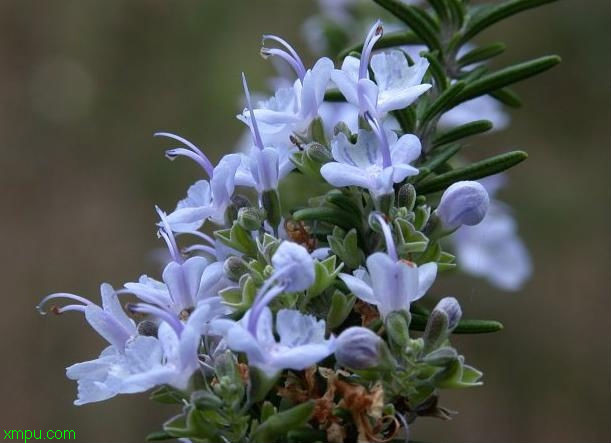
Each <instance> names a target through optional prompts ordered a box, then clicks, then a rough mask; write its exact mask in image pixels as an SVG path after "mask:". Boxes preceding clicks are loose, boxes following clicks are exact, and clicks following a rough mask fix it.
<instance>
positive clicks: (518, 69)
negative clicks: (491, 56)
mask: <svg viewBox="0 0 611 443" xmlns="http://www.w3.org/2000/svg"><path fill="white" fill-rule="evenodd" d="M558 63H560V57H558V56H557V55H548V56H545V57H539V58H537V59H534V60H530V61H527V62H524V63H519V64H517V65H513V66H509V67H507V68H504V69H500V70H498V71H495V72H492V73H490V74H486V75H483V76H482V77H480V78H479V79H477V80H475V81H473V82H472V83H470V84H468V85H467V86H466V87H465V89H464V90H463V91H462V93H461V94H460V95H459V96H458V97H457V98H456V101H455V102H454V105H457V104H459V103H462V102H464V101H467V100H470V99H472V98H475V97H479V96H480V95H484V94H488V93H490V92H492V91H496V90H498V89H500V88H503V87H505V86H508V85H511V84H513V83H516V82H519V81H520V80H524V79H526V78H528V77H532V76H534V75H537V74H540V73H541V72H544V71H547V70H548V69H550V68H552V67H554V66H556V65H557V64H558Z"/></svg>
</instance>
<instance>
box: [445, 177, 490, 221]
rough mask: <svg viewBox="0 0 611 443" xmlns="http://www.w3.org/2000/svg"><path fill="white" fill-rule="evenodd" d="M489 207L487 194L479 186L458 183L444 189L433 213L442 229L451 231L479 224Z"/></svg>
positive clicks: (462, 182) (472, 183)
mask: <svg viewBox="0 0 611 443" xmlns="http://www.w3.org/2000/svg"><path fill="white" fill-rule="evenodd" d="M489 205H490V198H489V197H488V192H486V189H485V188H484V187H483V186H482V185H481V184H479V183H478V182H474V181H460V182H456V183H454V184H453V185H452V186H450V187H449V188H448V189H446V191H445V192H444V193H443V195H442V196H441V201H440V202H439V206H438V207H437V210H436V211H435V212H436V214H437V216H438V217H439V220H440V221H441V224H442V225H443V228H444V229H446V230H452V229H456V228H458V227H460V226H461V225H468V226H473V225H476V224H478V223H479V222H481V221H482V220H483V219H484V217H485V215H486V212H487V211H488V206H489Z"/></svg>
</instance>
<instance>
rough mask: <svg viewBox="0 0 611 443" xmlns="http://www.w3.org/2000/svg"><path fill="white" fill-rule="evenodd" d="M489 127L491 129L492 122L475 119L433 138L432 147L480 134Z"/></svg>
mask: <svg viewBox="0 0 611 443" xmlns="http://www.w3.org/2000/svg"><path fill="white" fill-rule="evenodd" d="M490 129H492V122H491V121H489V120H476V121H473V122H469V123H465V124H464V125H460V126H457V127H456V128H452V129H450V130H449V131H447V132H444V133H442V134H439V135H438V136H437V137H435V139H433V149H435V147H437V146H441V145H446V144H448V143H452V142H454V141H456V140H460V139H462V138H465V137H470V136H472V135H476V134H481V133H482V132H486V131H489V130H490Z"/></svg>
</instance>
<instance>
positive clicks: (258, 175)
mask: <svg viewBox="0 0 611 443" xmlns="http://www.w3.org/2000/svg"><path fill="white" fill-rule="evenodd" d="M242 85H243V87H244V93H245V95H246V102H247V104H248V109H249V112H250V120H249V128H250V130H251V134H252V140H253V144H254V145H253V147H252V148H251V150H250V153H249V154H248V155H244V154H242V155H241V162H240V165H239V167H238V169H237V171H236V184H238V185H241V186H250V187H253V188H255V189H256V190H257V192H258V193H259V195H261V194H262V193H263V192H266V191H270V190H273V189H277V188H278V181H279V179H280V154H279V152H278V150H276V149H275V148H273V147H269V146H268V147H266V146H265V145H264V144H263V139H262V138H261V132H260V131H259V125H258V123H257V118H256V116H255V114H254V110H253V107H252V102H251V99H250V91H249V90H248V84H247V83H246V76H245V75H244V73H242Z"/></svg>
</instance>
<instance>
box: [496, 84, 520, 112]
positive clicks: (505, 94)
mask: <svg viewBox="0 0 611 443" xmlns="http://www.w3.org/2000/svg"><path fill="white" fill-rule="evenodd" d="M490 95H491V96H492V97H494V98H495V99H497V100H498V101H500V102H501V103H503V104H504V105H506V106H509V107H511V108H519V107H520V106H522V100H521V99H520V97H519V96H518V94H516V93H515V92H513V91H512V90H511V89H509V88H503V89H497V90H496V91H492V92H491V93H490Z"/></svg>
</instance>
